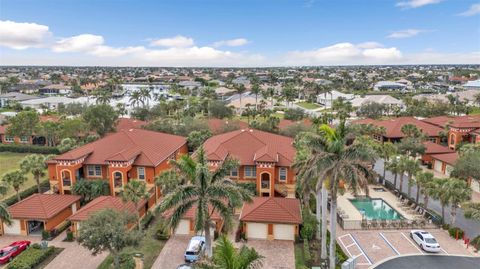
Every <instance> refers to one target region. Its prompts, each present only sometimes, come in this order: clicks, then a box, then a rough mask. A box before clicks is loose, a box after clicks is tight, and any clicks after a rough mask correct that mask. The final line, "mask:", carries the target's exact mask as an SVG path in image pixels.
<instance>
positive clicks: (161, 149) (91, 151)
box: [52, 129, 187, 166]
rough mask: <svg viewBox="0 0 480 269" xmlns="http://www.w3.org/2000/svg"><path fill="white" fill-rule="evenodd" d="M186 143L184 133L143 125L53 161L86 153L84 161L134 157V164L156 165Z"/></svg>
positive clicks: (104, 161) (98, 161)
mask: <svg viewBox="0 0 480 269" xmlns="http://www.w3.org/2000/svg"><path fill="white" fill-rule="evenodd" d="M186 143H187V141H186V139H185V138H184V137H181V136H177V135H171V134H165V133H159V132H153V131H148V130H143V129H129V130H121V131H119V132H117V133H114V134H111V135H107V136H105V137H104V138H102V139H99V140H97V141H94V142H92V143H89V144H87V145H84V146H81V147H79V148H76V149H73V150H71V151H69V152H66V153H64V154H62V155H60V156H57V157H55V158H53V159H52V161H53V162H55V161H59V160H77V159H79V158H82V157H86V158H85V160H84V162H83V163H84V164H105V163H106V162H107V161H130V160H132V159H135V161H134V164H135V165H142V166H157V165H158V164H159V163H161V162H162V161H164V160H165V159H167V158H168V157H169V156H170V155H171V154H173V153H174V152H175V151H176V150H178V149H179V148H180V147H182V146H183V145H185V144H186Z"/></svg>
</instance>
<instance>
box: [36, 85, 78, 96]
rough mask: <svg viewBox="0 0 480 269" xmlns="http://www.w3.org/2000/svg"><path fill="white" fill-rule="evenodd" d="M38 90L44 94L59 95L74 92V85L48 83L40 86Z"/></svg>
mask: <svg viewBox="0 0 480 269" xmlns="http://www.w3.org/2000/svg"><path fill="white" fill-rule="evenodd" d="M38 92H40V94H44V95H57V94H61V95H67V94H70V93H72V87H71V86H67V85H63V84H52V85H48V86H44V87H42V88H40V89H39V90H38Z"/></svg>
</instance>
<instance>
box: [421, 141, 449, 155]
mask: <svg viewBox="0 0 480 269" xmlns="http://www.w3.org/2000/svg"><path fill="white" fill-rule="evenodd" d="M423 145H424V146H425V154H441V153H453V152H455V151H454V150H453V149H450V148H449V147H445V146H442V145H439V144H437V143H433V142H431V141H425V142H423Z"/></svg>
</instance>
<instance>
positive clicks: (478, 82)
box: [462, 79, 480, 90]
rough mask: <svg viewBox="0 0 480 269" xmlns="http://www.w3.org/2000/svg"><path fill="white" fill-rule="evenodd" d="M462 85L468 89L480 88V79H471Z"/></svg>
mask: <svg viewBox="0 0 480 269" xmlns="http://www.w3.org/2000/svg"><path fill="white" fill-rule="evenodd" d="M462 86H463V87H464V88H465V89H467V90H480V79H477V80H471V81H469V82H467V83H465V84H463V85H462Z"/></svg>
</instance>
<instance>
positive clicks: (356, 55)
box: [285, 42, 402, 65]
mask: <svg viewBox="0 0 480 269" xmlns="http://www.w3.org/2000/svg"><path fill="white" fill-rule="evenodd" d="M372 45H374V46H372ZM379 46H381V44H379V43H376V42H375V43H373V42H368V43H360V44H357V45H355V44H352V43H348V42H345V43H338V44H334V45H331V46H328V47H323V48H318V49H315V50H307V51H292V52H289V53H287V55H286V57H285V64H287V65H341V64H383V63H394V62H395V61H396V60H398V59H400V58H401V57H402V53H401V52H400V51H399V50H398V49H397V48H394V47H392V48H381V47H379Z"/></svg>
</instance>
